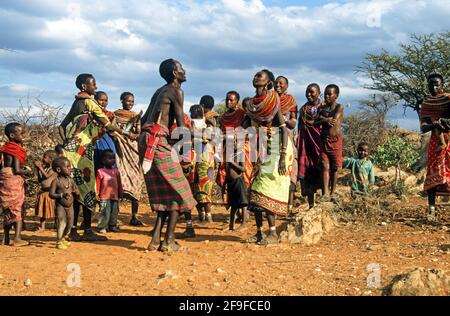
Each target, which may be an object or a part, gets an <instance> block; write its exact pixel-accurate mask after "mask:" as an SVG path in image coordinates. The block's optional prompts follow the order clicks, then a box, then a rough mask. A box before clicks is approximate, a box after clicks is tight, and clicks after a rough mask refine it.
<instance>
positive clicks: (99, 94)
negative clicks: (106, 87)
mask: <svg viewBox="0 0 450 316" xmlns="http://www.w3.org/2000/svg"><path fill="white" fill-rule="evenodd" d="M101 95H106V97H108V94H107V93H106V92H105V91H97V92H96V93H95V97H94V99H95V100H97V101H98V99H99V98H100V96H101Z"/></svg>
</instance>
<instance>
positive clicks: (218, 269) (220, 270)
mask: <svg viewBox="0 0 450 316" xmlns="http://www.w3.org/2000/svg"><path fill="white" fill-rule="evenodd" d="M216 272H217V273H225V271H223V270H222V269H221V268H217V270H216Z"/></svg>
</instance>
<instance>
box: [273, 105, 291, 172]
mask: <svg viewBox="0 0 450 316" xmlns="http://www.w3.org/2000/svg"><path fill="white" fill-rule="evenodd" d="M282 122H283V123H282ZM273 126H274V127H280V128H281V133H280V136H281V150H280V161H279V164H278V173H279V174H281V175H283V176H284V175H285V174H286V150H287V143H288V130H287V127H286V124H284V117H283V114H282V113H281V111H278V113H277V115H275V117H274V120H273Z"/></svg>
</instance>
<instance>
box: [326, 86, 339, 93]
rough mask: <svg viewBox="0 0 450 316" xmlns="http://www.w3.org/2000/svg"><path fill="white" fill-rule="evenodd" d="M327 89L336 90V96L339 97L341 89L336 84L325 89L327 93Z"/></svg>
mask: <svg viewBox="0 0 450 316" xmlns="http://www.w3.org/2000/svg"><path fill="white" fill-rule="evenodd" d="M327 89H334V91H336V94H337V95H339V87H338V85H335V84H329V85H328V86H327V87H326V88H325V91H327Z"/></svg>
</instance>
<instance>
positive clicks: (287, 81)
mask: <svg viewBox="0 0 450 316" xmlns="http://www.w3.org/2000/svg"><path fill="white" fill-rule="evenodd" d="M279 78H283V79H284V80H286V83H287V85H289V80H288V78H286V77H285V76H278V77H277V79H275V81H277V80H278V79H279Z"/></svg>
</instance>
